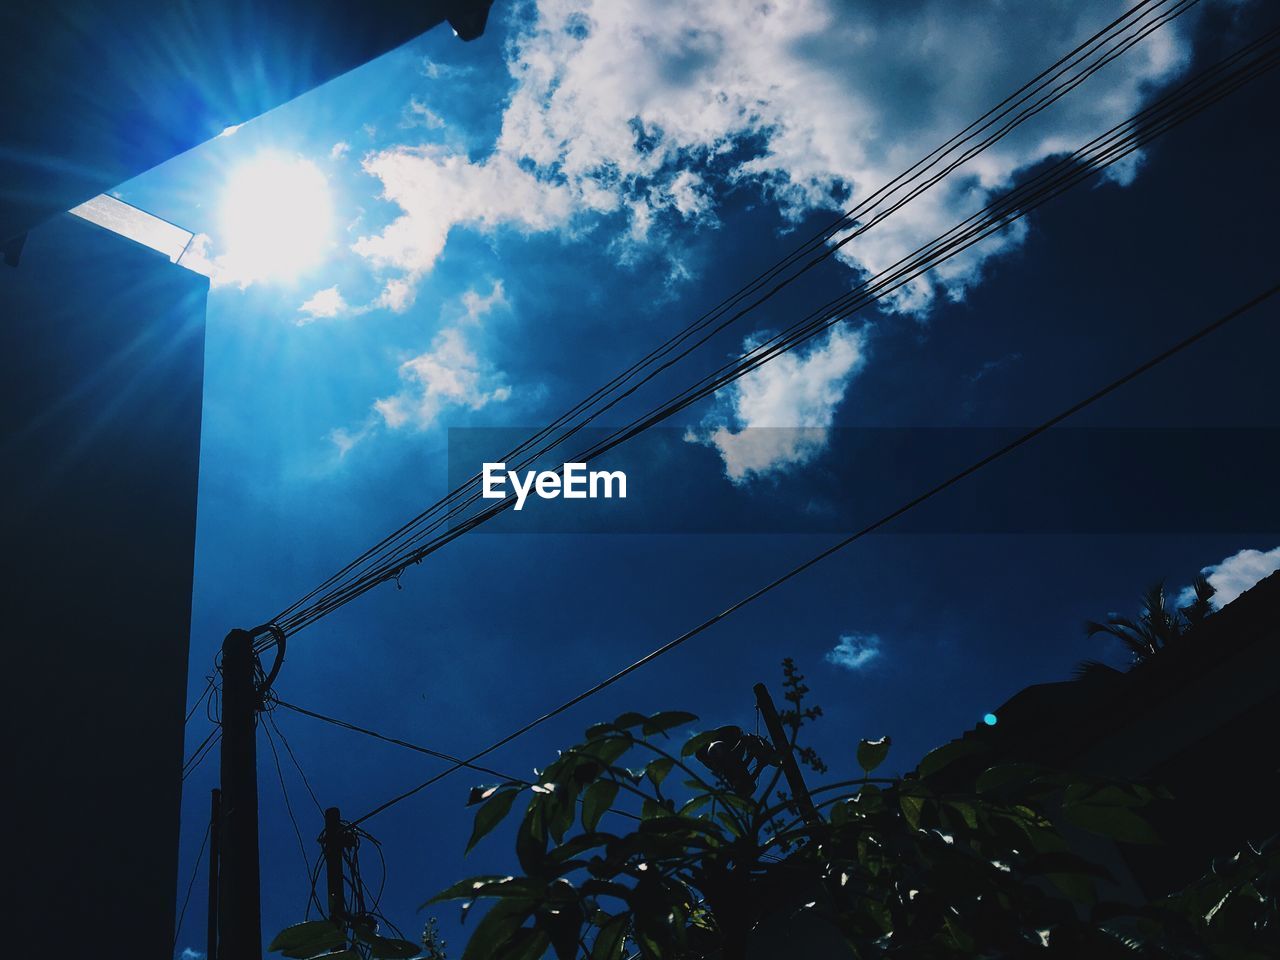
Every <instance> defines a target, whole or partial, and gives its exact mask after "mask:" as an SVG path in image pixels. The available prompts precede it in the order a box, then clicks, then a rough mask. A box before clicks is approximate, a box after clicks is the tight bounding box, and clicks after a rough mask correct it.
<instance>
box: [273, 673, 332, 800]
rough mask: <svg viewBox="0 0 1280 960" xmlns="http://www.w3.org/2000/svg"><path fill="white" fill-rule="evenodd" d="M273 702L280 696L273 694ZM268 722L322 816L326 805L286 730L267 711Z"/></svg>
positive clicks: (277, 701)
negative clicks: (322, 802) (294, 750)
mask: <svg viewBox="0 0 1280 960" xmlns="http://www.w3.org/2000/svg"><path fill="white" fill-rule="evenodd" d="M272 699H273V702H275V703H279V702H280V701H279V698H276V697H274V696H273V698H272ZM266 716H267V722H268V723H269V724H271V729H273V730H274V731H275V732H276V736H278V737H279V738H280V742H281V743H282V744H284V749H285V753H287V754H289V759H290V760H292V761H293V766H294V768H295V769H297V771H298V776H299V777H301V778H302V785H303V786H305V787H306V788H307V793H308V794H310V796H311V802H312V803H313V804H315V807H316V810H317V811H318V812H319V814H320V816H321V817H323V816H324V805H323V804H321V803H320V799H319V798H318V797H317V796H316V792H315V791H314V790H312V789H311V781H310V780H308V779H307V774H306V771H305V770H303V769H302V764H300V763H299V762H298V758H297V757H295V756H294V755H293V747H291V746H289V740H288V738H287V737H285V735H284V731H283V730H281V729H280V725H279V724H278V723H276V718H275V717H274V716H273V715H272V714H271V713H270V712H268V713H267V715H266Z"/></svg>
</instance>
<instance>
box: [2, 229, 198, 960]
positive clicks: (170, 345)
mask: <svg viewBox="0 0 1280 960" xmlns="http://www.w3.org/2000/svg"><path fill="white" fill-rule="evenodd" d="M207 291H208V281H207V280H206V279H205V278H204V277H201V276H199V275H197V274H193V273H190V272H189V271H187V270H184V269H182V268H180V267H177V266H174V265H172V264H171V263H169V262H168V261H167V260H166V259H165V258H164V257H162V256H159V255H157V254H155V253H153V252H152V251H150V250H148V249H146V248H144V247H140V246H138V245H136V244H133V243H132V242H130V241H128V240H124V239H122V238H120V237H118V236H116V235H114V234H111V233H108V232H106V231H104V230H101V229H99V228H97V227H95V226H93V225H91V224H88V223H85V222H84V221H81V220H78V219H76V218H74V217H71V216H68V215H62V216H59V217H56V218H54V219H53V220H51V221H49V222H47V223H46V224H45V225H43V226H42V227H40V228H38V229H36V230H34V231H32V232H31V234H30V236H29V238H28V240H27V243H26V245H25V248H24V249H23V251H22V256H21V260H20V261H19V264H18V266H17V267H10V266H7V265H0V363H2V364H3V369H2V374H3V375H2V376H0V393H2V395H3V400H2V401H0V451H3V458H2V462H3V500H2V501H0V502H2V503H3V511H2V512H0V513H2V516H3V521H2V522H3V543H4V560H3V565H4V566H3V577H4V587H5V595H6V596H7V599H6V601H5V603H4V609H5V623H4V626H5V629H4V633H3V638H4V639H3V644H4V645H3V651H4V665H5V669H4V671H3V674H4V696H3V700H4V708H5V730H6V733H7V738H6V739H7V742H8V744H9V750H8V751H7V752H8V754H9V755H8V757H6V760H5V767H4V773H5V777H4V781H5V784H6V787H5V800H6V802H5V806H6V808H7V809H6V818H5V823H6V826H7V829H6V831H5V833H6V847H7V848H9V849H6V850H5V854H6V855H5V856H4V857H3V862H4V864H5V867H6V869H5V871H4V873H5V875H6V886H7V887H9V889H7V890H6V893H5V896H6V903H5V906H6V915H7V916H8V918H9V923H8V924H7V927H8V929H7V931H6V936H5V941H6V942H5V952H6V954H8V955H11V956H15V957H17V956H36V955H43V954H47V953H53V952H58V953H61V952H67V953H73V954H79V955H82V956H105V957H129V958H139V960H142V958H148V960H149V958H162V957H169V956H172V937H173V922H174V889H175V883H176V881H175V878H176V872H177V852H178V809H179V796H180V789H181V783H180V770H181V765H182V742H183V713H184V697H185V688H186V674H187V646H188V631H189V625H190V614H191V578H192V562H193V552H194V542H195V514H196V481H197V469H198V456H199V445H200V409H201V389H202V379H203V362H204V361H203V351H204V312H205V299H206V295H207ZM10 849H12V851H13V852H14V855H12V856H10V855H8V854H9V850H10Z"/></svg>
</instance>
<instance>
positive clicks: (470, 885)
mask: <svg viewBox="0 0 1280 960" xmlns="http://www.w3.org/2000/svg"><path fill="white" fill-rule="evenodd" d="M510 879H512V878H511V877H505V876H504V877H499V876H489V875H486V876H482V877H470V878H469V879H466V880H459V881H458V882H457V883H453V884H450V885H449V886H447V887H445V888H444V889H443V890H441V891H440V892H439V893H437V894H436V895H435V896H434V897H432V898H431V899H430V900H428V901H427V902H426V903H424V904H422V906H420V907H418V909H419V910H422V909H424V908H426V907H429V906H431V904H433V903H440V902H442V901H444V900H470V899H472V898H473V897H475V896H476V894H477V893H478V892H479V891H480V890H481V889H483V888H484V887H485V885H486V884H490V883H497V882H499V881H502V880H510Z"/></svg>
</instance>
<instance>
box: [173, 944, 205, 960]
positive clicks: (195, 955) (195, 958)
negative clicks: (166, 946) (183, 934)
mask: <svg viewBox="0 0 1280 960" xmlns="http://www.w3.org/2000/svg"><path fill="white" fill-rule="evenodd" d="M178 960H204V954H203V953H201V952H200V951H199V950H193V949H192V948H191V947H183V949H182V952H181V953H180V954H178Z"/></svg>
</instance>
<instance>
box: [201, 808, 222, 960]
mask: <svg viewBox="0 0 1280 960" xmlns="http://www.w3.org/2000/svg"><path fill="white" fill-rule="evenodd" d="M221 851H222V791H221V790H219V789H218V788H217V787H214V788H213V798H212V802H211V803H210V804H209V910H208V914H207V916H208V941H207V945H206V947H205V951H206V952H205V956H206V957H207V958H208V960H218V857H219V855H220V854H221Z"/></svg>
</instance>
